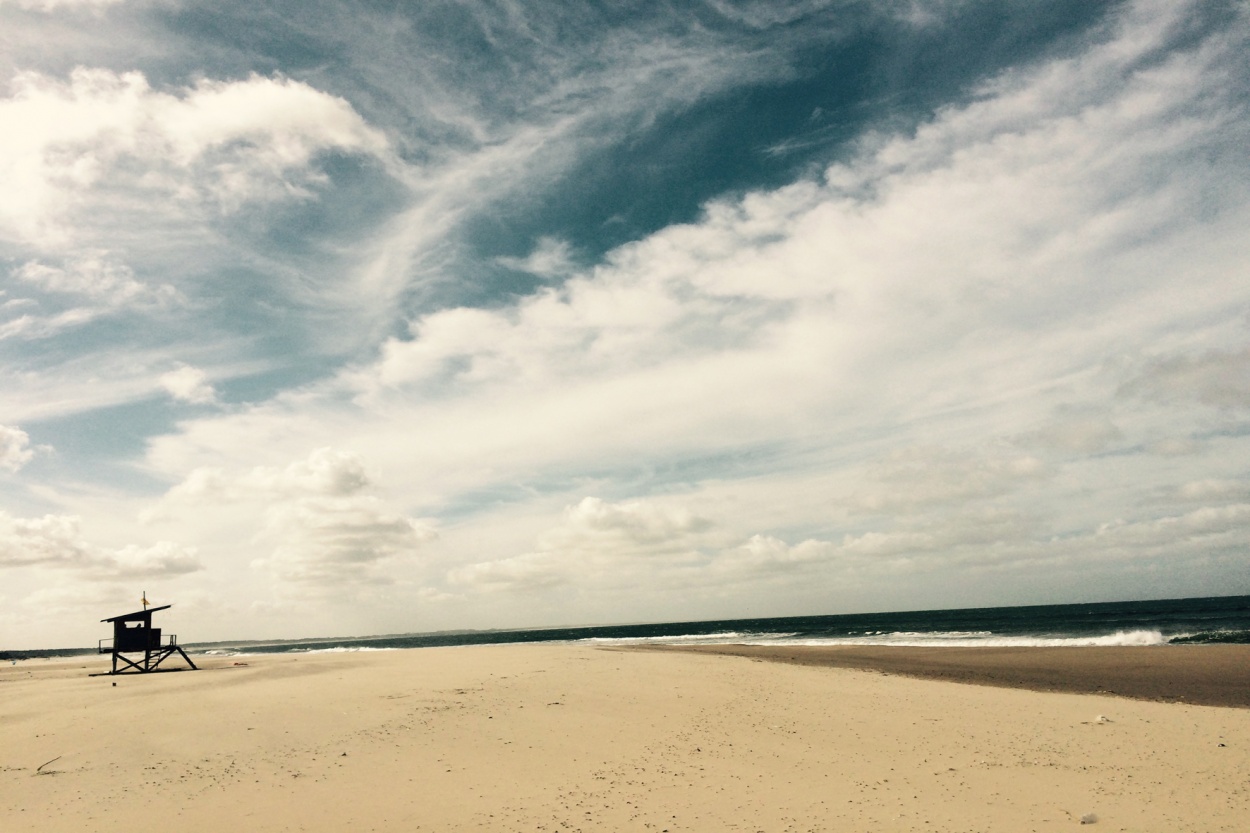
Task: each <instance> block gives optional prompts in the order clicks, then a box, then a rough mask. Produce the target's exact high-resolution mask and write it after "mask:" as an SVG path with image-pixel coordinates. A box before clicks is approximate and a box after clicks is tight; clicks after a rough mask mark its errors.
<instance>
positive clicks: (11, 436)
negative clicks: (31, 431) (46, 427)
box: [0, 425, 35, 472]
mask: <svg viewBox="0 0 1250 833" xmlns="http://www.w3.org/2000/svg"><path fill="white" fill-rule="evenodd" d="M34 457H35V449H34V448H32V447H31V445H30V437H29V436H28V435H27V434H26V432H25V431H23V430H22V429H20V428H17V427H15V426H9V425H0V469H7V470H8V471H14V472H15V471H17V470H18V469H20V468H21V467H22V466H24V465H26V464H27V463H29V462H30V461H31V460H32V459H34Z"/></svg>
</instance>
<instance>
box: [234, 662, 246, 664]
mask: <svg viewBox="0 0 1250 833" xmlns="http://www.w3.org/2000/svg"><path fill="white" fill-rule="evenodd" d="M233 664H234V665H247V663H246V662H236V663H233Z"/></svg>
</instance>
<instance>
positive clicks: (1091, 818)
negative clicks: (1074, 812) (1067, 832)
mask: <svg viewBox="0 0 1250 833" xmlns="http://www.w3.org/2000/svg"><path fill="white" fill-rule="evenodd" d="M1097 821H1098V816H1096V815H1094V814H1093V813H1086V814H1085V815H1083V816H1081V824H1094V823H1095V822H1097Z"/></svg>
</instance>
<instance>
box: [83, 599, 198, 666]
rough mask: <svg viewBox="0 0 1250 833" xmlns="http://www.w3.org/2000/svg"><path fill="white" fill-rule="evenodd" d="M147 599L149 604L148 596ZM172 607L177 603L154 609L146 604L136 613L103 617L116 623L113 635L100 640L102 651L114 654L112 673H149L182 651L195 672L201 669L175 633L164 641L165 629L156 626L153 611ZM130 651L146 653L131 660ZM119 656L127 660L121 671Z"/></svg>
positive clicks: (132, 652) (131, 652)
mask: <svg viewBox="0 0 1250 833" xmlns="http://www.w3.org/2000/svg"><path fill="white" fill-rule="evenodd" d="M144 601H145V603H146V601H147V600H146V597H145V599H144ZM170 607H173V605H162V606H160V607H154V608H152V609H151V610H149V609H147V608H146V607H145V608H144V609H143V610H137V611H135V612H134V613H124V614H122V615H121V616H114V617H113V618H111V619H101V620H100V621H101V622H112V623H113V638H112V639H101V640H100V653H102V654H112V655H113V670H112V671H110V672H108V673H110V674H134V673H138V674H147V673H150V672H152V671H156V670H158V666H159V665H160V664H161V663H162V662H164V661H165V660H167V659H169V658H170V657H171V656H173V655H174V654H181V655H182V658H183V659H185V660H186V661H187V665H189V666H191V670H192V671H198V670H199V669H198V668H196V667H195V663H194V662H192V661H191V658H190V657H189V656H187V652H186V651H184V650H182V648H181V647H179V645H178V637H176V636H174V635H172V634H171V635H170V636H169V641H168V642H166V643H164V644H162V643H161V629H160V628H154V627H152V614H153V613H155V612H156V611H158V610H166V609H167V608H170ZM126 654H142V655H143V656H142V658H140V657H137V656H136V657H135V659H131V658H130V657H128V656H126ZM119 659H120V660H121V661H122V662H123V663H125V665H123V666H122V668H121V670H120V671H119V670H118V668H117V661H118V660H119ZM159 670H161V671H182V670H183V669H181V668H161V669H159Z"/></svg>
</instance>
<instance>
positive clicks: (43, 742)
mask: <svg viewBox="0 0 1250 833" xmlns="http://www.w3.org/2000/svg"><path fill="white" fill-rule="evenodd" d="M1075 650H1076V651H1077V652H1078V653H1079V652H1080V651H1082V650H1084V649H1075ZM1144 650H1145V651H1146V652H1151V651H1152V649H1144ZM1195 655H1196V656H1205V655H1206V654H1205V653H1204V654H1195ZM1212 655H1213V654H1212ZM753 659H757V658H744V657H736V656H718V655H713V654H708V653H690V652H678V651H624V650H600V649H595V648H589V647H584V646H578V645H504V646H480V647H466V648H439V649H421V650H409V651H393V652H379V653H355V654H320V655H311V654H303V655H295V656H293V655H289V654H287V655H268V656H258V657H238V658H232V659H220V658H208V659H205V660H204V662H203V666H204V670H202V671H194V672H190V671H188V672H182V673H169V674H156V675H149V676H137V675H132V676H124V677H121V678H110V677H107V676H105V677H88V676H87V674H88V673H90V672H92V671H100V670H104V666H105V660H103V659H96V658H94V657H92V658H89V659H83V658H76V659H72V660H63V661H55V662H36V661H32V662H24V663H19V664H18V665H16V666H9V665H6V666H2V667H0V831H4V833H59V832H60V831H67V833H68V832H69V831H72V833H80V832H81V833H92V832H93V831H101V832H103V831H117V830H129V829H169V830H176V831H179V833H219V831H222V830H227V831H229V830H237V831H247V833H256V832H257V831H261V832H264V831H309V832H310V833H341V831H348V830H350V831H361V833H366V832H367V831H376V833H391V832H392V831H394V833H399V832H400V831H403V833H412V831H438V832H439V833H443V832H444V831H488V832H492V831H541V833H576V832H577V831H582V832H583V833H590V831H638V833H691V832H698V833H703V832H704V831H706V833H722V831H736V832H737V833H757V831H766V833H812V831H828V833H843V831H855V832H856V833H863V831H873V833H882V832H883V831H896V832H897V833H903V831H909V832H910V831H938V833H971V832H973V831H985V833H990V831H995V832H996V833H997V831H1038V833H1043V832H1044V831H1061V830H1071V829H1074V828H1076V827H1077V826H1079V825H1080V820H1081V818H1083V817H1084V818H1094V819H1096V822H1095V824H1096V825H1097V826H1095V827H1093V828H1088V829H1092V830H1094V831H1098V830H1114V831H1133V833H1152V832H1155V831H1157V833H1176V831H1195V832H1196V833H1197V832H1199V831H1200V833H1217V831H1228V833H1244V831H1245V829H1246V828H1245V821H1246V819H1247V818H1250V787H1248V785H1247V781H1246V773H1247V772H1250V709H1241V708H1214V707H1209V706H1196V705H1189V704H1182V703H1164V702H1150V701H1145V700H1133V699H1127V698H1122V697H1109V696H1105V695H1087V694H1066V693H1039V692H1035V691H1028V690H1023V689H1014V688H1002V687H992V686H983V685H953V684H950V683H947V682H937V681H932V680H924V679H915V678H911V677H906V676H898V675H895V674H889V675H886V674H881V673H870V672H864V671H859V670H851V669H845V668H830V667H813V666H807V665H796V664H791V663H784V662H762V661H752V660H753ZM236 662H238V663H246V664H243V665H235V664H234V663H236ZM114 683H116V685H113V684H114ZM1081 829H1082V830H1084V829H1087V828H1085V827H1081Z"/></svg>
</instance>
